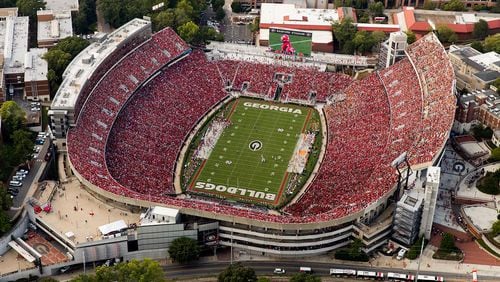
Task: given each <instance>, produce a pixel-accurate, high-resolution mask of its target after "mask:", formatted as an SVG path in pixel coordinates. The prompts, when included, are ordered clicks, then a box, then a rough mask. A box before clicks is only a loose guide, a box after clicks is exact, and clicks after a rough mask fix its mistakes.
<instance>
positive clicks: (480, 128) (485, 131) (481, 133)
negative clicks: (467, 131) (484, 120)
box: [472, 124, 493, 140]
mask: <svg viewBox="0 0 500 282" xmlns="http://www.w3.org/2000/svg"><path fill="white" fill-rule="evenodd" d="M472 135H474V137H475V138H476V139H479V140H482V139H491V137H492V136H493V130H492V129H491V128H489V127H486V126H484V125H482V124H478V125H474V126H473V127H472Z"/></svg>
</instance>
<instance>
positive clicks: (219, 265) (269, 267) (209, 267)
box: [163, 261, 498, 281]
mask: <svg viewBox="0 0 500 282" xmlns="http://www.w3.org/2000/svg"><path fill="white" fill-rule="evenodd" d="M242 263H243V265H245V266H249V267H251V268H253V269H254V270H255V272H256V274H257V275H272V274H273V270H274V269H275V268H284V269H285V270H286V273H287V275H289V274H294V273H298V271H299V267H301V266H307V267H311V268H312V270H313V271H314V273H315V274H317V275H320V276H328V275H329V270H330V268H349V269H356V270H371V271H379V272H384V273H385V274H386V273H387V272H399V273H408V270H406V269H396V268H389V267H377V268H374V267H373V268H368V267H363V266H359V265H349V264H338V265H335V264H332V263H321V262H307V261H245V262H242ZM228 265H229V262H211V263H198V264H190V265H167V266H164V267H163V270H164V271H165V274H166V276H167V278H169V279H189V278H194V277H215V276H217V274H218V273H220V272H221V271H222V270H223V269H224V268H226V267H227V266H228ZM410 272H411V273H413V274H414V273H415V272H414V271H410ZM420 274H427V275H436V273H432V272H427V271H421V272H420ZM439 275H441V276H443V277H444V278H445V280H449V279H452V280H454V281H471V280H472V279H471V275H466V274H439ZM481 281H498V277H486V276H481Z"/></svg>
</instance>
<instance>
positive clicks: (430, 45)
mask: <svg viewBox="0 0 500 282" xmlns="http://www.w3.org/2000/svg"><path fill="white" fill-rule="evenodd" d="M113 36H116V37H113ZM110 38H115V39H114V41H110V42H111V43H109V44H115V45H109V46H104V45H102V46H101V45H99V44H105V43H97V44H98V45H96V46H92V45H91V46H89V47H88V49H87V50H84V51H83V52H82V54H80V55H79V56H78V57H77V58H75V60H74V62H72V64H75V67H74V68H73V71H72V70H71V66H70V68H69V69H70V70H67V72H66V73H65V77H66V78H67V79H65V82H63V84H62V85H61V88H60V90H59V92H58V94H57V95H56V98H55V100H54V102H53V105H52V108H51V112H50V115H51V121H52V124H51V127H52V130H53V133H54V134H55V135H56V136H59V137H60V138H64V139H65V140H66V147H67V161H68V162H69V165H70V167H71V168H72V171H73V173H74V175H75V176H76V177H77V178H78V180H79V181H80V182H81V183H82V187H85V189H88V190H90V191H92V192H93V193H95V194H96V195H99V197H102V198H104V199H106V200H107V201H110V202H116V203H119V204H124V205H127V206H130V207H138V208H148V207H151V206H152V205H154V206H163V207H169V208H173V209H176V210H178V211H179V212H180V213H181V214H182V216H183V219H185V220H189V221H194V222H197V221H199V222H215V223H216V224H217V226H218V234H217V240H218V244H220V245H223V246H230V245H231V246H234V247H238V248H242V249H246V250H248V251H251V252H258V253H262V254H264V253H266V254H271V255H277V256H287V255H314V254H320V253H325V252H328V251H330V250H333V249H336V248H339V247H342V246H345V245H347V244H348V243H349V242H350V240H351V239H352V238H353V237H362V238H363V244H364V246H365V248H366V249H367V250H368V251H369V250H370V249H372V248H375V247H378V246H380V245H381V244H382V243H384V242H386V241H384V238H386V235H387V234H388V232H390V230H386V229H384V230H382V229H377V230H376V231H374V232H372V233H370V232H371V231H367V230H365V229H364V227H360V226H363V224H367V223H370V222H372V221H373V220H374V219H376V218H377V217H378V216H379V215H381V214H383V213H384V212H385V210H386V208H387V207H388V205H389V203H390V202H391V201H392V197H393V196H394V194H395V192H396V190H397V187H398V185H397V183H398V173H397V170H396V168H395V167H394V166H393V165H392V164H393V162H394V160H395V159H397V158H398V157H399V156H401V155H402V154H406V156H407V161H408V163H409V165H410V166H411V168H412V169H413V170H414V171H418V170H422V169H425V168H427V167H429V166H431V165H433V164H434V163H435V161H436V160H437V159H438V158H439V155H440V154H441V152H442V149H443V147H444V145H445V142H446V140H447V138H448V135H449V133H450V129H451V126H452V122H453V116H454V111H455V101H456V100H455V96H454V86H455V81H454V74H453V68H452V66H451V64H450V62H449V60H448V57H447V55H446V52H445V50H444V48H443V46H442V45H441V44H440V43H439V41H438V39H437V38H436V36H435V35H433V34H432V33H430V34H428V35H426V36H424V37H423V38H421V39H420V40H418V41H416V42H415V43H413V44H411V45H410V46H408V48H407V50H406V57H405V58H404V59H402V60H400V61H398V62H397V63H395V64H394V65H392V66H390V67H388V68H385V69H381V70H378V71H374V72H372V73H370V74H369V75H368V76H367V77H365V78H363V79H362V80H354V79H353V78H351V77H350V76H348V75H346V74H343V73H337V72H329V71H325V69H326V68H325V66H321V65H320V64H315V65H312V66H311V65H307V64H305V63H304V64H302V62H293V61H290V62H287V61H286V60H283V59H282V58H280V59H279V60H277V59H273V57H272V56H267V55H266V54H265V53H264V55H262V56H260V55H255V54H243V53H244V52H243V51H242V50H240V49H237V48H236V47H235V50H237V51H235V52H229V51H227V50H226V51H224V50H217V48H215V47H210V45H208V46H207V48H206V49H203V50H202V49H197V48H194V47H191V46H189V45H188V44H186V43H185V42H184V41H183V40H182V39H181V38H180V37H179V36H178V35H177V34H175V32H174V31H173V30H171V29H170V28H166V29H163V30H161V31H159V32H157V33H154V34H153V33H152V32H151V23H150V22H147V21H144V20H139V19H136V20H133V21H132V22H129V23H128V24H126V25H125V26H123V27H122V28H120V29H117V30H116V31H115V32H113V33H112V34H111V35H110ZM94 44H96V43H94ZM214 46H217V45H214ZM89 48H97V50H99V52H100V53H99V54H101V57H98V56H97V55H94V54H91V52H90V49H89ZM211 48H212V49H211ZM238 48H240V47H238ZM228 50H229V48H228ZM267 52H269V51H267ZM270 53H271V54H272V52H270ZM103 54H104V55H103ZM96 58H98V59H96ZM249 58H251V59H249ZM89 60H90V61H89ZM92 60H94V61H92ZM87 62H91V63H90V65H89V64H88V63H87ZM79 65H82V67H79ZM89 66H91V67H89ZM318 66H319V67H318ZM79 68H81V69H84V70H79ZM69 77H73V79H74V80H75V81H77V80H78V79H80V77H85V80H84V81H82V82H81V83H78V84H77V83H74V82H73V83H72V82H71V79H69ZM66 81H68V82H66ZM75 85H78V87H75ZM384 236H385V237H384Z"/></svg>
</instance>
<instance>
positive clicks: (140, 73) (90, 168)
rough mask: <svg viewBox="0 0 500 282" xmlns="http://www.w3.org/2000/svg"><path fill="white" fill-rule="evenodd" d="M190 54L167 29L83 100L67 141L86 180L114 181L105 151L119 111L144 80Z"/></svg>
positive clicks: (127, 58)
mask: <svg viewBox="0 0 500 282" xmlns="http://www.w3.org/2000/svg"><path fill="white" fill-rule="evenodd" d="M187 51H188V46H187V44H186V43H184V41H182V40H181V39H180V38H179V37H178V36H177V35H176V34H175V33H174V32H173V31H172V30H171V29H169V28H167V29H164V30H162V31H160V32H158V33H156V34H155V35H153V36H152V38H151V39H150V40H147V41H145V42H144V43H143V44H142V45H140V46H139V47H137V48H136V49H134V50H133V51H132V52H130V53H128V54H127V55H126V56H124V57H123V58H122V59H121V60H119V61H118V62H117V63H115V65H114V66H113V67H112V68H111V70H110V71H109V72H107V73H106V77H105V79H102V80H101V81H100V82H99V83H98V84H97V85H96V86H95V87H94V89H93V91H92V93H91V94H90V95H89V96H88V97H81V98H80V99H86V101H85V103H84V104H83V108H82V111H81V114H80V116H79V118H78V120H77V126H76V127H74V128H71V129H70V130H69V131H68V137H67V138H68V150H69V153H70V159H71V162H72V164H73V165H74V166H75V168H76V169H77V170H78V171H79V172H81V173H82V175H83V176H84V177H85V178H86V179H88V180H94V181H97V183H100V181H101V180H106V181H111V177H110V176H109V173H108V170H107V166H106V160H105V149H106V144H107V139H108V134H109V131H110V130H111V127H112V126H113V122H114V120H115V119H116V117H117V116H118V113H119V111H120V110H121V109H122V107H123V105H124V104H125V103H126V102H127V100H128V99H129V98H130V97H131V95H132V94H133V93H134V91H135V90H136V89H137V88H138V87H139V86H140V84H141V83H142V82H143V81H144V80H146V79H147V78H148V77H149V76H150V75H151V74H153V73H154V72H156V71H157V70H159V69H161V68H162V67H163V66H165V65H166V64H168V63H169V62H170V61H171V60H173V59H175V58H177V57H179V56H180V55H182V54H183V53H185V52H187ZM138 62H140V63H138ZM146 134H147V132H144V135H146ZM144 135H136V137H137V138H143V136H144Z"/></svg>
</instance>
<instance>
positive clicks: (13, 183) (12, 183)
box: [9, 180, 23, 187]
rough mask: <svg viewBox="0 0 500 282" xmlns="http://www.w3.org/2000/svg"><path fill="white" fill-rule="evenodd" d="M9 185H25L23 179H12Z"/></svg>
mask: <svg viewBox="0 0 500 282" xmlns="http://www.w3.org/2000/svg"><path fill="white" fill-rule="evenodd" d="M9 186H12V187H21V186H23V183H22V182H21V181H16V180H12V181H10V182H9Z"/></svg>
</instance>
